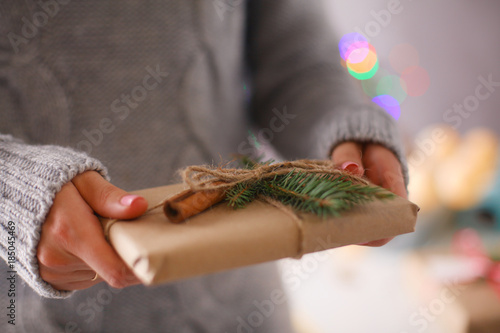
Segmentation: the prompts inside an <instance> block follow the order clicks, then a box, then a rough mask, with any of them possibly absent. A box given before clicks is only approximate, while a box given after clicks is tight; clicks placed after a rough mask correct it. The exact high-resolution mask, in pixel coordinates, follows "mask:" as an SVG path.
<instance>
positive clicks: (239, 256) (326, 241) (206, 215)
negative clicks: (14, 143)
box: [102, 185, 418, 285]
mask: <svg viewBox="0 0 500 333" xmlns="http://www.w3.org/2000/svg"><path fill="white" fill-rule="evenodd" d="M183 189H184V186H183V185H171V186H163V187H157V188H152V189H146V190H141V191H136V192H134V193H136V194H140V195H142V196H144V197H145V198H146V200H147V201H148V203H149V205H150V206H154V205H156V204H157V203H159V202H161V201H162V200H164V199H165V198H167V197H169V196H172V195H174V194H176V193H178V192H180V191H181V190H183ZM417 211H418V207H417V206H416V205H414V204H413V203H411V202H409V201H407V200H405V199H402V198H400V197H397V198H395V199H392V200H384V201H374V202H370V203H368V204H366V205H363V206H357V207H355V208H354V209H352V210H351V211H348V212H344V213H343V214H342V216H341V217H338V218H328V219H323V218H320V217H318V216H316V215H313V214H298V215H294V214H291V213H290V212H287V211H285V210H283V209H280V208H277V207H275V206H273V205H271V204H269V203H264V202H261V201H255V202H253V203H251V204H249V205H248V206H247V207H246V208H243V209H239V210H234V209H232V208H230V207H228V206H227V205H226V204H225V203H224V202H222V203H220V204H218V205H216V206H214V207H213V208H211V209H209V210H207V211H205V212H203V213H202V214H199V215H197V216H194V217H192V218H190V219H188V220H186V221H185V222H183V223H181V224H174V223H171V222H170V221H169V220H168V219H167V217H166V216H165V215H164V214H163V210H162V207H159V208H156V209H154V210H152V211H150V212H148V213H146V214H145V215H143V216H141V217H139V218H137V219H135V220H127V221H116V222H115V221H111V220H109V219H102V223H103V227H104V229H105V231H106V232H107V235H108V239H109V241H110V243H111V244H112V246H113V247H114V248H115V250H116V251H117V252H118V254H119V255H120V256H121V258H122V259H123V260H124V261H125V262H126V263H127V264H128V265H129V266H130V267H131V268H132V270H133V271H134V273H135V274H136V276H137V277H138V278H139V279H140V280H141V281H142V282H143V283H144V284H146V285H154V284H159V283H163V282H169V281H174V280H179V279H183V278H188V277H192V276H197V275H203V274H208V273H214V272H218V271H223V270H227V269H231V268H237V267H243V266H247V265H253V264H258V263H262V262H266V261H271V260H277V259H282V258H287V257H294V258H298V257H300V256H301V255H302V254H305V253H310V252H316V251H321V250H326V249H330V248H335V247H340V246H344V245H349V244H358V243H365V242H369V241H373V240H377V239H382V238H388V237H394V236H397V235H400V234H404V233H409V232H413V231H414V228H415V222H416V217H417ZM110 222H111V223H110Z"/></svg>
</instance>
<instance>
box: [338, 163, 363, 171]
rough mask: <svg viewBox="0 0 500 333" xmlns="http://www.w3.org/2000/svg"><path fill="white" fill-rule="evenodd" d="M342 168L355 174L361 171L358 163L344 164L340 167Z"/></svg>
mask: <svg viewBox="0 0 500 333" xmlns="http://www.w3.org/2000/svg"><path fill="white" fill-rule="evenodd" d="M340 168H341V169H342V170H346V171H349V172H352V173H355V172H357V171H358V170H359V164H358V163H354V162H344V164H342V165H341V166H340Z"/></svg>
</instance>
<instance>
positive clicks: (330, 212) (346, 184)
mask: <svg viewBox="0 0 500 333" xmlns="http://www.w3.org/2000/svg"><path fill="white" fill-rule="evenodd" d="M252 162H253V161H252ZM258 163H259V162H257V163H256V164H258ZM261 163H262V162H261ZM249 164H250V163H249ZM249 164H247V165H248V166H250V167H251V168H254V167H256V165H251V164H250V165H249ZM257 166H258V165H257ZM257 196H267V197H270V198H273V199H275V200H277V201H280V202H282V203H283V204H285V205H289V206H291V207H293V208H294V209H296V210H298V211H303V212H308V213H314V214H317V215H318V216H321V217H327V216H339V215H340V213H341V212H343V211H346V210H349V209H351V208H352V207H353V206H355V205H358V204H363V203H366V202H369V201H372V200H375V199H379V200H380V199H391V198H393V197H394V194H392V193H389V192H387V191H386V190H384V189H382V188H380V187H378V186H366V185H362V184H353V183H352V181H350V180H349V179H347V178H346V177H344V176H341V175H317V174H308V173H306V172H297V171H295V170H294V171H291V172H289V173H288V174H286V175H281V176H275V177H274V178H273V179H262V180H260V181H257V182H255V183H251V184H249V183H241V184H238V185H237V186H235V187H234V188H232V189H230V190H228V191H227V193H226V200H227V201H228V204H229V206H231V207H233V208H243V207H245V206H246V205H247V204H249V203H250V202H252V201H253V200H255V199H256V198H257Z"/></svg>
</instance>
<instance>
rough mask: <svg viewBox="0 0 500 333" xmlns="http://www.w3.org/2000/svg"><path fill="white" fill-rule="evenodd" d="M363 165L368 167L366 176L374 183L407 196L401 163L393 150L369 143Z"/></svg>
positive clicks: (365, 150)
mask: <svg viewBox="0 0 500 333" xmlns="http://www.w3.org/2000/svg"><path fill="white" fill-rule="evenodd" d="M363 165H365V167H366V170H365V174H366V176H367V177H368V179H370V180H371V181H372V182H373V183H374V184H376V185H379V186H382V187H384V188H386V189H388V190H389V191H391V192H393V193H395V194H397V195H399V196H401V197H403V198H407V193H406V186H405V182H404V177H403V172H402V169H401V164H400V162H399V160H398V158H397V157H396V155H394V153H393V152H392V151H390V150H389V149H387V148H385V147H383V146H381V145H377V144H370V145H367V146H366V147H365V149H364V154H363Z"/></svg>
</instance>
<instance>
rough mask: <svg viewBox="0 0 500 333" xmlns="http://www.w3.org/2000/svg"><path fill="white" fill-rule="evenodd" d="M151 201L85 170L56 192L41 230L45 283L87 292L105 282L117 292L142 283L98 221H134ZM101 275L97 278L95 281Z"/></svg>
mask: <svg viewBox="0 0 500 333" xmlns="http://www.w3.org/2000/svg"><path fill="white" fill-rule="evenodd" d="M147 206H148V204H147V202H146V200H145V199H144V198H142V197H140V196H135V195H130V194H128V193H127V192H125V191H124V190H122V189H119V188H117V187H115V186H114V185H112V184H110V183H109V182H107V181H106V180H105V179H104V178H103V177H102V176H101V175H100V174H98V173H97V172H95V171H87V172H84V173H82V174H80V175H78V176H76V177H75V178H73V180H72V181H71V182H69V183H67V184H65V185H64V186H63V187H62V189H61V190H60V191H59V192H58V193H57V194H56V196H55V199H54V203H53V205H52V207H51V209H50V211H49V214H48V215H47V219H46V220H45V222H44V224H43V226H42V233H41V238H40V242H39V244H38V248H37V258H38V263H39V269H40V276H41V277H42V279H44V280H45V281H47V282H48V283H49V284H51V285H52V286H53V287H54V288H55V289H58V290H77V289H85V288H89V287H91V286H93V285H95V284H97V283H99V282H101V281H103V280H104V281H106V282H107V283H108V284H109V285H110V286H112V287H114V288H123V287H127V286H130V285H134V284H138V283H140V282H139V280H138V279H137V278H136V277H135V276H134V274H133V273H132V271H131V270H130V269H129V268H128V267H127V265H126V264H125V263H124V262H123V261H122V260H121V259H120V257H119V256H118V255H117V254H116V252H115V251H114V250H113V248H112V247H111V246H110V244H109V243H108V242H107V241H106V239H105V237H104V232H103V229H102V226H101V223H100V222H99V220H98V218H97V217H96V215H95V214H94V213H97V214H99V215H101V216H105V217H109V218H117V219H131V218H135V217H138V216H140V215H142V214H143V213H144V212H145V211H146V209H147ZM96 273H97V274H98V278H97V279H95V280H93V278H94V277H95V276H96Z"/></svg>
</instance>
